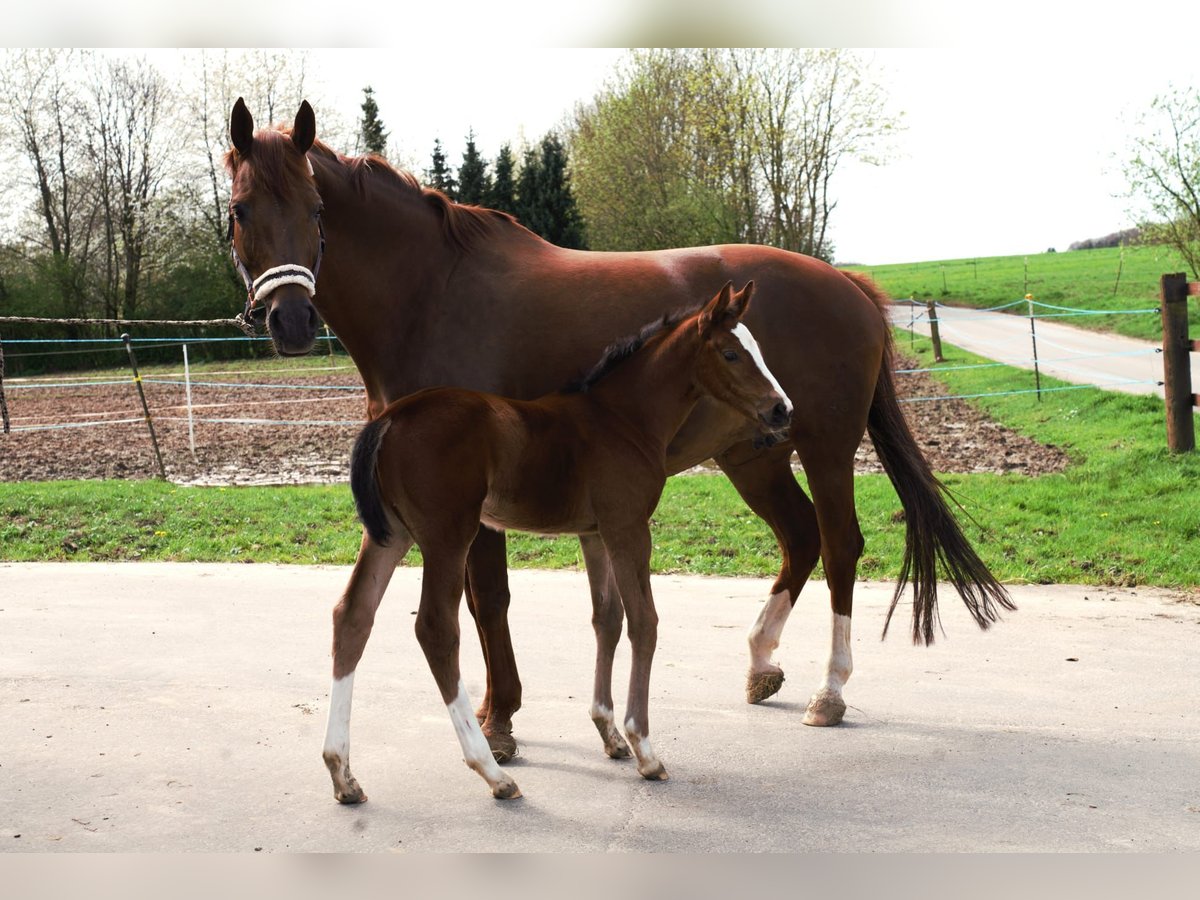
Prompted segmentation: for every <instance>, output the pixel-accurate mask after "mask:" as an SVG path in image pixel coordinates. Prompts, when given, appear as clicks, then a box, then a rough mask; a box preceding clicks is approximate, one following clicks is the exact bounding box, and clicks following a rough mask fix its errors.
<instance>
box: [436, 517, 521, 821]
mask: <svg viewBox="0 0 1200 900" xmlns="http://www.w3.org/2000/svg"><path fill="white" fill-rule="evenodd" d="M476 520H478V516H477V517H476ZM421 552H422V554H423V555H424V557H425V566H424V573H423V575H422V582H421V606H420V608H419V609H418V610H417V622H416V629H417V641H418V642H419V643H420V645H421V650H422V651H424V653H425V659H426V661H427V662H428V663H429V670H430V671H431V672H432V673H433V679H434V681H436V682H437V686H438V690H439V691H440V692H441V695H442V700H443V701H444V702H445V704H446V710H447V711H448V712H449V713H450V722H451V724H453V726H454V733H455V735H457V737H458V742H459V745H460V746H461V747H462V752H463V761H464V762H466V764H467V766H469V767H470V768H471V769H474V770H475V771H476V772H478V773H479V775H480V777H482V778H483V780H484V781H486V782H487V783H488V787H490V788H491V789H492V796H493V797H495V798H496V799H498V800H511V799H513V798H515V797H520V796H521V790H520V788H518V787H517V783H516V782H515V781H513V779H512V778H510V777H509V776H508V775H507V774H505V772H504V770H503V769H501V768H500V766H499V764H498V763H497V762H496V759H495V757H494V756H493V755H492V749H491V747H489V746H488V741H487V738H486V737H484V734H483V729H482V728H480V727H479V720H478V719H477V718H476V717H475V712H474V710H473V708H472V706H471V698H470V697H469V696H468V695H467V689H466V687H465V686H464V684H463V680H462V675H461V672H460V670H459V664H458V651H459V630H458V601H459V598H460V597H461V596H462V592H463V575H464V572H465V564H466V546H463V548H462V552H461V553H458V552H451V551H443V550H437V549H432V548H430V547H428V546H422V547H421Z"/></svg>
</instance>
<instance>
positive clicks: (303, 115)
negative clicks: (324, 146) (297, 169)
mask: <svg viewBox="0 0 1200 900" xmlns="http://www.w3.org/2000/svg"><path fill="white" fill-rule="evenodd" d="M316 138H317V116H316V114H315V113H314V112H313V108H312V107H311V106H309V105H308V101H307V100H301V101H300V110H299V112H297V113H296V121H295V123H293V125H292V143H293V144H295V145H296V149H297V150H299V151H300V152H301V153H307V152H308V151H309V149H310V148H311V147H312V145H313V141H315V140H316Z"/></svg>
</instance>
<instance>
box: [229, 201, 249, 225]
mask: <svg viewBox="0 0 1200 900" xmlns="http://www.w3.org/2000/svg"><path fill="white" fill-rule="evenodd" d="M230 212H232V213H233V217H234V218H235V219H237V220H238V221H239V222H244V221H245V220H246V207H245V206H243V205H242V204H240V203H235V204H233V206H232V207H231V209H230Z"/></svg>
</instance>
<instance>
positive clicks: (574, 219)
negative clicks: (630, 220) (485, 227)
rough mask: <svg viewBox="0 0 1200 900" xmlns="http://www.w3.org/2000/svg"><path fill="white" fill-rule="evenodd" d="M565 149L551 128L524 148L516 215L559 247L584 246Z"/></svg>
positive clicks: (527, 226) (580, 218) (526, 225)
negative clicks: (532, 145)
mask: <svg viewBox="0 0 1200 900" xmlns="http://www.w3.org/2000/svg"><path fill="white" fill-rule="evenodd" d="M567 164H568V159H567V151H566V148H565V147H564V146H563V144H562V141H561V140H560V139H559V137H558V135H556V134H554V133H553V132H551V133H549V134H547V135H546V136H545V137H543V138H542V141H541V143H540V144H539V145H538V146H537V147H530V148H529V149H527V150H526V151H525V159H524V163H523V165H522V166H521V174H520V176H519V177H518V179H517V197H516V206H517V210H516V212H517V218H518V219H520V221H521V224H523V225H524V226H525V227H526V228H528V229H529V230H530V231H533V232H534V233H536V234H539V235H541V236H542V237H544V238H545V239H546V240H548V241H550V243H552V244H557V245H558V246H560V247H571V248H580V247H583V246H584V229H583V218H582V216H581V215H580V213H579V207H578V205H577V204H576V202H575V195H574V192H573V191H572V189H571V179H570V176H569V174H568V172H567Z"/></svg>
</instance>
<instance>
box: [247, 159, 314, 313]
mask: <svg viewBox="0 0 1200 900" xmlns="http://www.w3.org/2000/svg"><path fill="white" fill-rule="evenodd" d="M309 172H312V163H309ZM317 237H318V239H319V240H318V242H317V261H316V263H314V264H313V267H312V269H311V270H309V269H307V268H306V267H304V266H301V265H297V264H295V263H286V264H284V265H282V266H274V267H273V268H270V269H267V270H266V271H265V272H263V273H262V274H261V275H259V276H258V277H257V278H251V277H250V272H249V271H248V270H247V269H246V264H245V263H243V262H242V260H241V257H239V256H238V252H237V245H235V244H234V242H233V210H232V208H231V209H230V211H229V233H228V235H227V236H226V239H227V240H228V241H229V252H230V253H231V254H232V256H233V266H234V268H235V269H237V271H238V274H239V275H241V276H242V281H244V282H245V283H246V308H245V309H244V310H243V311H242V321H243V322H249V323H251V327H253V320H254V318H255V316H256V314H257V317H258V318H262V314H263V313H264V312H265V311H266V307H262V308H260V309H259V310H255V308H254V306H255V304H256V303H258V301H259V300H260V299H262V298H265V297H266V296H267V295H268V294H270V293H271V291H273V290H275V288H277V287H283V285H285V284H298V285H300V286H301V287H303V288H304V289H305V290H306V291H308V296H309V297H315V296H316V295H317V275H318V274H319V273H320V271H321V257H322V256H324V255H325V225H324V223H323V222H322V221H321V217H320V215H318V216H317Z"/></svg>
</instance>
